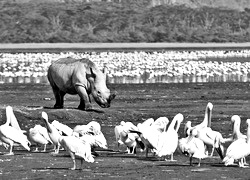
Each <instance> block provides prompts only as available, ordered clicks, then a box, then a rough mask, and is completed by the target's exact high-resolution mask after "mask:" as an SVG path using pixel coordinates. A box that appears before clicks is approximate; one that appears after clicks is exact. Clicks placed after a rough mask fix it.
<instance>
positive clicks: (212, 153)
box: [210, 146, 214, 157]
mask: <svg viewBox="0 0 250 180" xmlns="http://www.w3.org/2000/svg"><path fill="white" fill-rule="evenodd" d="M213 155H214V146H213V148H212V151H211V154H210V157H212V156H213Z"/></svg>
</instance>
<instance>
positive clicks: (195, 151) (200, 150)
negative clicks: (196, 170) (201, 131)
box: [179, 129, 207, 166]
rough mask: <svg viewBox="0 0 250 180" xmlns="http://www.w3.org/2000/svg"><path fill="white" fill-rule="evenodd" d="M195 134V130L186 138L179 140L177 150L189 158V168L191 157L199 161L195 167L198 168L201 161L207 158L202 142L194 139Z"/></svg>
mask: <svg viewBox="0 0 250 180" xmlns="http://www.w3.org/2000/svg"><path fill="white" fill-rule="evenodd" d="M197 133H198V132H197V129H194V130H193V133H192V134H189V135H188V137H185V138H181V139H179V148H180V150H181V152H182V153H183V154H185V155H188V156H189V160H190V165H191V166H192V159H193V157H194V158H197V159H198V160H199V163H198V165H197V166H200V163H201V159H203V158H206V157H207V155H206V154H205V145H204V142H203V141H202V140H200V139H199V138H196V137H195V136H197Z"/></svg>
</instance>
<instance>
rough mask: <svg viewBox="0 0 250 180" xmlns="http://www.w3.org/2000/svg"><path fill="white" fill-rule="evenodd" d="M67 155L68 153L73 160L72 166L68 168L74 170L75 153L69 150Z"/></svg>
mask: <svg viewBox="0 0 250 180" xmlns="http://www.w3.org/2000/svg"><path fill="white" fill-rule="evenodd" d="M69 155H70V157H71V159H72V161H73V167H72V168H70V169H71V170H75V169H76V158H75V155H74V153H72V152H69Z"/></svg>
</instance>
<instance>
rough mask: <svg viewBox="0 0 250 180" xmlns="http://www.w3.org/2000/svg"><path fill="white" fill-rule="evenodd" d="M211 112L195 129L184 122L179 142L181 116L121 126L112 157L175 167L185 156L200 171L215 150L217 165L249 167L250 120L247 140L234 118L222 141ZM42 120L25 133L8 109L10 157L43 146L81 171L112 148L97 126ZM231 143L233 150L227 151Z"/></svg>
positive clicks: (5, 132) (4, 130)
mask: <svg viewBox="0 0 250 180" xmlns="http://www.w3.org/2000/svg"><path fill="white" fill-rule="evenodd" d="M212 109H213V104H212V103H210V102H209V103H208V104H207V106H206V108H205V114H204V119H203V121H202V122H201V123H200V124H196V125H193V126H192V122H191V121H187V122H185V123H184V124H185V127H184V128H183V129H184V134H183V137H180V133H179V128H180V126H181V123H182V122H184V121H185V118H184V116H183V115H182V114H181V113H178V114H176V115H175V116H174V117H173V119H172V120H169V119H168V118H167V117H159V118H158V119H156V120H154V119H153V118H149V119H146V120H144V121H142V122H141V123H138V124H136V125H135V124H133V122H124V121H121V122H120V124H119V125H116V126H114V136H115V139H116V143H117V148H118V151H115V150H113V152H119V153H121V152H122V153H128V154H132V155H135V156H136V155H137V154H138V152H140V153H144V152H145V158H148V157H149V155H150V156H153V157H155V158H157V159H158V160H165V161H176V160H175V159H174V153H176V151H177V150H179V151H180V152H181V153H182V154H183V156H187V157H188V158H189V162H190V165H191V166H193V165H194V164H193V158H195V159H198V164H197V166H198V167H199V166H201V164H202V159H205V158H208V157H213V156H214V150H216V151H217V153H218V155H219V157H220V159H221V160H219V159H218V162H221V163H224V165H225V166H230V165H234V166H235V165H237V166H239V167H242V168H244V167H248V163H247V162H246V157H247V156H248V155H249V154H250V119H247V120H246V122H245V123H246V125H247V133H246V135H245V134H243V133H241V132H240V125H241V118H240V116H238V115H233V116H232V117H231V124H232V127H233V131H232V135H230V136H228V137H223V136H222V134H221V132H218V131H215V130H214V129H213V128H212V122H211V116H212ZM41 118H42V120H43V122H41V124H36V125H35V126H34V127H33V128H30V129H29V130H27V131H26V130H22V129H21V128H20V126H19V124H18V120H17V119H16V117H15V115H14V111H13V108H12V107H11V106H7V107H6V122H5V123H4V124H2V125H1V126H0V144H1V145H2V146H4V147H5V148H6V149H9V153H6V155H14V150H13V147H15V146H22V147H23V148H24V149H26V150H27V151H32V152H33V151H34V152H35V151H38V147H39V146H43V148H42V150H41V152H46V151H48V149H47V148H46V147H47V145H53V146H54V149H53V151H52V152H51V153H55V154H58V153H60V152H61V151H66V152H67V153H68V154H69V155H70V158H71V159H72V161H73V167H72V168H70V169H72V170H75V169H78V167H77V163H76V159H80V161H81V168H80V169H82V168H83V166H84V161H86V162H87V163H93V162H94V161H95V155H98V153H96V151H95V149H96V148H100V149H103V150H104V149H107V148H108V143H107V141H106V138H105V136H104V134H103V132H102V127H101V125H100V124H99V123H98V122H96V121H91V122H89V123H88V124H86V125H80V124H79V125H76V126H75V127H74V128H70V127H69V126H67V125H66V124H62V123H61V122H59V121H57V120H51V118H50V117H49V115H48V114H47V113H46V112H45V111H43V112H42V113H41ZM226 143H230V145H229V146H228V147H225V144H226ZM33 146H34V147H33ZM121 146H124V147H126V148H127V151H125V152H123V151H122V150H120V147H121ZM208 149H211V152H208ZM49 151H51V149H50V150H49ZM169 156H170V159H169V158H168V157H169Z"/></svg>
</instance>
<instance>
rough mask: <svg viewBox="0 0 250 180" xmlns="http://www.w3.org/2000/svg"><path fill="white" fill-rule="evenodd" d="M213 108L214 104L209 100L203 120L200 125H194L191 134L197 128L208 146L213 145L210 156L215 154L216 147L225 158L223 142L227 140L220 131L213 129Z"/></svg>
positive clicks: (201, 138)
mask: <svg viewBox="0 0 250 180" xmlns="http://www.w3.org/2000/svg"><path fill="white" fill-rule="evenodd" d="M212 109H213V104H212V103H210V102H209V103H208V104H207V107H206V111H205V117H204V120H203V122H202V123H201V124H199V125H196V126H194V127H193V128H192V130H191V134H192V132H193V129H197V131H198V134H197V137H198V138H199V139H200V140H202V141H203V142H204V144H205V145H206V146H212V152H211V154H210V156H213V153H214V149H216V151H217V152H218V154H219V156H220V158H221V159H223V156H224V147H223V145H222V143H225V140H224V138H223V137H222V135H221V133H220V132H218V131H214V130H212V129H211V116H212Z"/></svg>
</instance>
